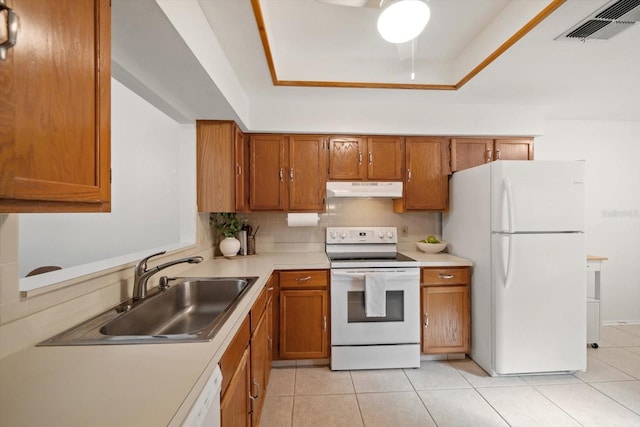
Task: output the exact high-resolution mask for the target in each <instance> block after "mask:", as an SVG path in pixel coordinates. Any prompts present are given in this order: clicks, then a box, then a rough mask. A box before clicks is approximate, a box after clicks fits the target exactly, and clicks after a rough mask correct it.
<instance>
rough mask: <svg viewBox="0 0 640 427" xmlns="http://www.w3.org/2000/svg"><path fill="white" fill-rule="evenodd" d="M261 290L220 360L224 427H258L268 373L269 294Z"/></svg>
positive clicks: (269, 363)
mask: <svg viewBox="0 0 640 427" xmlns="http://www.w3.org/2000/svg"><path fill="white" fill-rule="evenodd" d="M271 283H272V280H271V279H270V280H269V281H268V282H267V286H265V288H264V289H262V291H261V293H260V295H259V296H258V298H257V299H256V301H255V302H254V304H253V306H252V307H251V310H250V312H249V315H248V316H247V317H246V319H245V320H244V322H243V323H242V325H241V326H240V329H239V330H238V332H236V335H235V337H234V338H233V340H232V341H231V343H230V344H229V346H228V347H227V350H226V351H225V352H224V354H223V355H222V358H221V359H220V369H221V370H222V376H223V378H222V394H221V395H222V400H221V403H220V409H221V415H220V419H221V422H222V426H223V427H237V426H247V427H248V426H253V427H256V426H258V424H259V422H260V416H261V414H262V407H263V406H264V397H265V395H266V392H267V384H268V382H269V374H270V371H271V354H272V350H271V342H272V337H271V336H272V334H273V332H272V331H271V330H270V325H272V324H273V321H272V319H271V317H272V313H271V310H272V305H271V304H272V291H273V289H269V288H270V286H269V285H270V284H271Z"/></svg>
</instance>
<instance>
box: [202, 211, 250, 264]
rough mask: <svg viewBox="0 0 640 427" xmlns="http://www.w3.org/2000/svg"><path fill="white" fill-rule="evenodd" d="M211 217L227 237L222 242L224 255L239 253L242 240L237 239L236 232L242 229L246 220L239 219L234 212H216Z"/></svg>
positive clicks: (221, 246) (221, 247)
mask: <svg viewBox="0 0 640 427" xmlns="http://www.w3.org/2000/svg"><path fill="white" fill-rule="evenodd" d="M210 219H211V221H213V224H214V225H215V227H216V228H217V229H218V230H220V233H222V235H223V236H224V237H225V238H224V239H223V240H222V241H221V242H220V252H222V255H224V256H235V255H237V254H238V251H239V250H240V241H239V240H238V239H236V233H237V232H238V231H240V229H242V225H243V223H244V221H242V220H241V219H239V218H238V217H237V215H236V214H235V213H234V212H215V213H212V214H211V215H210Z"/></svg>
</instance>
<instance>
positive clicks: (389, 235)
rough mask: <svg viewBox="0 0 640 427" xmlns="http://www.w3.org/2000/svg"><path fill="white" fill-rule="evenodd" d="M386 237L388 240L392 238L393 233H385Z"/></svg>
mask: <svg viewBox="0 0 640 427" xmlns="http://www.w3.org/2000/svg"><path fill="white" fill-rule="evenodd" d="M387 237H388V238H390V239H391V238H393V231H387Z"/></svg>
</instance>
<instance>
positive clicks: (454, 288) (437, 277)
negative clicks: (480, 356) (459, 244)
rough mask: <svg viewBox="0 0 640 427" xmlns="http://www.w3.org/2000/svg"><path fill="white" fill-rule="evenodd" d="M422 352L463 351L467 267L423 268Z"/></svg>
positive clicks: (466, 322)
mask: <svg viewBox="0 0 640 427" xmlns="http://www.w3.org/2000/svg"><path fill="white" fill-rule="evenodd" d="M420 305H421V312H422V352H423V353H427V354H437V353H466V352H468V351H469V342H470V321H469V319H470V304H469V268H468V267H455V268H423V269H422V287H421V304H420Z"/></svg>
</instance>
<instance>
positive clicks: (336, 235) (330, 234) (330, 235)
mask: <svg viewBox="0 0 640 427" xmlns="http://www.w3.org/2000/svg"><path fill="white" fill-rule="evenodd" d="M329 237H331V238H332V239H335V238H336V237H338V232H337V231H332V232H330V233H329Z"/></svg>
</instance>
